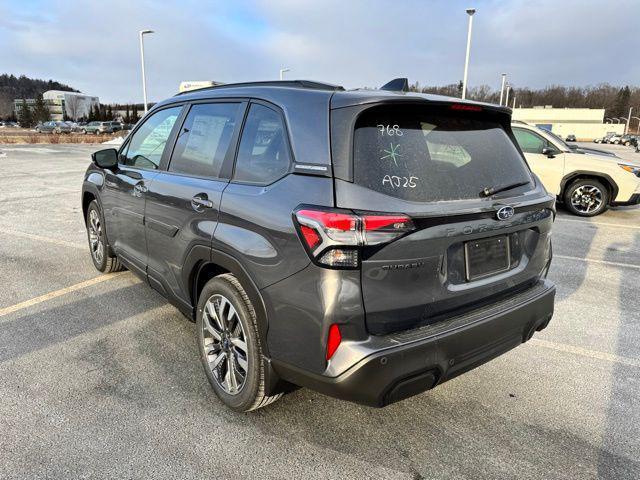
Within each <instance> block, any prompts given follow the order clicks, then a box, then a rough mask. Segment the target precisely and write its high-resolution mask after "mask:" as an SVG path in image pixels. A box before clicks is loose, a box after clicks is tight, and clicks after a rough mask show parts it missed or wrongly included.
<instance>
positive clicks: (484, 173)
mask: <svg viewBox="0 0 640 480" xmlns="http://www.w3.org/2000/svg"><path fill="white" fill-rule="evenodd" d="M354 181H355V182H356V183H357V184H359V185H362V186H364V187H367V188H370V189H372V190H375V191H377V192H380V193H384V194H386V195H390V196H392V197H396V198H401V199H403V200H408V201H412V202H434V201H449V200H466V199H472V198H479V197H480V192H482V191H483V190H484V189H485V188H487V187H499V186H505V185H511V184H514V183H520V182H529V181H531V176H530V174H529V171H528V168H527V166H526V164H525V163H524V161H523V159H522V157H521V154H520V153H519V152H518V150H517V148H516V146H515V145H514V143H513V141H512V140H511V138H510V137H509V136H508V135H507V133H506V132H505V130H504V128H502V126H501V125H500V124H499V123H498V122H497V121H493V120H491V118H490V117H488V118H486V119H485V118H483V116H482V114H478V113H475V112H473V113H472V112H464V113H459V112H454V111H451V110H449V109H447V108H434V107H431V108H429V109H423V108H412V107H374V108H372V109H371V110H369V111H367V112H365V113H364V114H363V115H362V116H361V117H360V118H359V119H358V122H357V123H356V129H355V133H354Z"/></svg>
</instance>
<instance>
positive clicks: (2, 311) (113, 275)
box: [0, 272, 137, 317]
mask: <svg viewBox="0 0 640 480" xmlns="http://www.w3.org/2000/svg"><path fill="white" fill-rule="evenodd" d="M127 273H129V272H118V273H110V274H108V275H100V276H99V277H95V278H92V279H90V280H85V281H84V282H80V283H76V284H75V285H71V286H69V287H65V288H61V289H60V290H54V291H53V292H49V293H45V294H44V295H40V296H39V297H35V298H32V299H30V300H25V301H24V302H20V303H16V304H15V305H11V306H9V307H4V308H0V317H2V316H4V315H8V314H10V313H13V312H17V311H18V310H23V309H25V308H28V307H32V306H33V305H37V304H38V303H42V302H46V301H47V300H51V299H53V298H57V297H61V296H62V295H66V294H67V293H71V292H75V291H77V290H82V289H83V288H87V287H90V286H92V285H96V284H97V283H102V282H106V281H107V280H111V279H113V278H116V277H119V276H121V275H126V274H127ZM136 279H137V278H136Z"/></svg>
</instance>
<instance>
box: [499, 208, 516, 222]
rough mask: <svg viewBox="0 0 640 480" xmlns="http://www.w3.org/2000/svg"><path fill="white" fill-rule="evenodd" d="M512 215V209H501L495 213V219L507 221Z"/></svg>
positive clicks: (513, 211)
mask: <svg viewBox="0 0 640 480" xmlns="http://www.w3.org/2000/svg"><path fill="white" fill-rule="evenodd" d="M514 213H515V210H514V209H513V207H502V208H501V209H500V210H498V212H497V213H496V217H498V220H508V219H510V218H511V217H513V214H514Z"/></svg>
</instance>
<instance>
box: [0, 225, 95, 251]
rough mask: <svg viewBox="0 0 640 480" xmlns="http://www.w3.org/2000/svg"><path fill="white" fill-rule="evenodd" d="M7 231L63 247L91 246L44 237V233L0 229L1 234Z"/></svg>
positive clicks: (80, 247) (83, 248) (81, 247)
mask: <svg viewBox="0 0 640 480" xmlns="http://www.w3.org/2000/svg"><path fill="white" fill-rule="evenodd" d="M5 233H6V234H8V235H13V236H15V237H22V238H29V239H31V240H39V241H41V242H47V243H53V244H54V245H60V246H62V247H72V248H79V249H82V250H85V249H88V248H89V247H88V246H87V245H85V244H80V243H75V242H67V241H66V240H58V239H57V238H52V237H44V236H42V235H36V234H34V233H27V232H20V231H18V230H6V229H3V230H2V231H0V235H2V234H5Z"/></svg>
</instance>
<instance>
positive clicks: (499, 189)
mask: <svg viewBox="0 0 640 480" xmlns="http://www.w3.org/2000/svg"><path fill="white" fill-rule="evenodd" d="M529 183H531V182H518V183H511V184H509V185H498V186H495V187H484V189H483V190H482V191H481V192H480V196H481V197H490V196H491V195H495V194H496V193H500V192H504V191H506V190H511V189H512V188H516V187H523V186H524V185H529Z"/></svg>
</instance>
